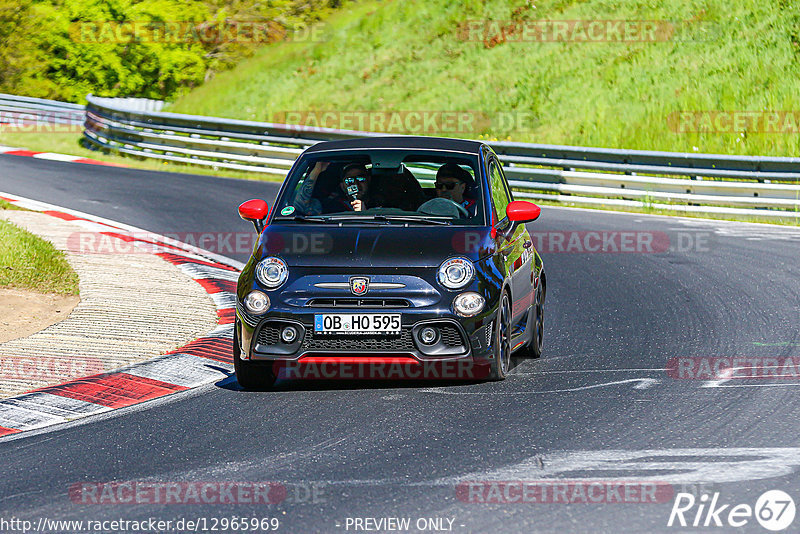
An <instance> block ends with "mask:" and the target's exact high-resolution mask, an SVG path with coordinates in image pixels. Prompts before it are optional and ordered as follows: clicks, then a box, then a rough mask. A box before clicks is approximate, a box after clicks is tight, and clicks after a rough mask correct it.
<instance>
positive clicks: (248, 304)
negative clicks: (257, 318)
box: [244, 291, 269, 315]
mask: <svg viewBox="0 0 800 534" xmlns="http://www.w3.org/2000/svg"><path fill="white" fill-rule="evenodd" d="M244 309H245V310H247V311H248V312H250V313H252V314H254V315H261V314H262V313H264V312H265V311H267V310H268V309H269V297H268V296H266V295H265V294H264V293H262V292H261V291H251V292H250V293H248V294H247V296H246V297H245V298H244Z"/></svg>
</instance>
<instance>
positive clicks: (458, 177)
mask: <svg viewBox="0 0 800 534" xmlns="http://www.w3.org/2000/svg"><path fill="white" fill-rule="evenodd" d="M472 184H473V180H472V175H471V174H470V173H469V172H468V171H466V170H464V169H463V168H462V167H460V166H459V165H456V164H455V163H445V164H444V165H442V166H441V167H439V170H438V171H436V183H435V186H436V196H437V197H439V198H446V199H448V200H452V201H453V202H455V203H456V204H458V205H459V206H461V207H463V208H464V209H465V210H467V214H468V215H469V216H470V217H474V216H475V214H476V212H477V205H476V202H475V199H472V198H468V197H465V196H464V193H465V192H466V191H467V190H468V189H469V188H470V187H472Z"/></svg>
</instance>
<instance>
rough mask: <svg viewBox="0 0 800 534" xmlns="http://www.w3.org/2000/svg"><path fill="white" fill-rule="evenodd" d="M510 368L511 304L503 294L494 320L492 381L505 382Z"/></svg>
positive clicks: (506, 295)
mask: <svg viewBox="0 0 800 534" xmlns="http://www.w3.org/2000/svg"><path fill="white" fill-rule="evenodd" d="M510 367H511V302H510V301H509V299H508V294H507V293H503V297H502V298H501V299H500V306H499V307H498V308H497V319H496V320H495V333H494V354H493V357H492V363H491V374H490V378H491V379H492V380H505V378H506V376H508V371H509V369H510Z"/></svg>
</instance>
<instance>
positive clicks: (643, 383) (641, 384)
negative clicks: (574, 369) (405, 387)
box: [419, 378, 661, 395]
mask: <svg viewBox="0 0 800 534" xmlns="http://www.w3.org/2000/svg"><path fill="white" fill-rule="evenodd" d="M660 382H661V380H658V379H655V378H630V379H628V380H617V381H615V382H603V383H602V384H592V385H590V386H580V387H576V388H566V389H551V390H545V391H453V390H451V389H447V388H425V389H421V390H419V391H420V393H438V394H440V395H542V394H546V393H571V392H574V391H585V390H587V389H595V388H603V387H607V386H615V385H619V384H631V383H636V385H635V386H633V389H647V388H650V387H652V386H654V385H656V384H658V383H660Z"/></svg>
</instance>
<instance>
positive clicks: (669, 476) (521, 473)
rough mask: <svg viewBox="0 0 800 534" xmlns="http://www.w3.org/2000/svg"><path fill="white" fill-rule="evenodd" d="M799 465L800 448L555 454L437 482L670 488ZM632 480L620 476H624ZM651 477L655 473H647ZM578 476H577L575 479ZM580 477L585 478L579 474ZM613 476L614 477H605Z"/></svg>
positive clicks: (777, 472) (767, 474) (785, 471)
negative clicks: (575, 483) (627, 482)
mask: <svg viewBox="0 0 800 534" xmlns="http://www.w3.org/2000/svg"><path fill="white" fill-rule="evenodd" d="M798 465H800V448H797V447H787V448H750V447H748V448H731V449H724V448H708V449H648V450H633V451H626V450H605V451H603V450H599V451H597V450H596V451H559V452H554V453H549V454H544V455H541V456H532V457H529V458H526V459H525V460H523V461H522V462H519V463H515V464H510V465H505V466H502V467H499V468H495V469H488V470H483V471H476V472H472V473H468V474H465V475H459V476H454V477H447V478H440V479H437V480H436V482H439V483H450V484H457V483H459V482H463V481H487V480H542V479H555V480H559V481H563V480H568V479H569V478H573V479H579V480H615V481H619V480H625V479H628V480H631V479H633V480H637V481H660V482H666V483H671V484H685V483H697V482H707V483H723V482H740V481H745V480H759V479H764V478H773V477H780V476H786V475H789V474H791V473H793V472H795V471H796V468H797V467H798ZM624 471H629V472H631V475H629V476H624V475H622V472H624ZM649 472H654V473H649ZM578 473H581V474H578ZM582 473H586V475H583V474H582ZM607 473H613V474H607Z"/></svg>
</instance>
